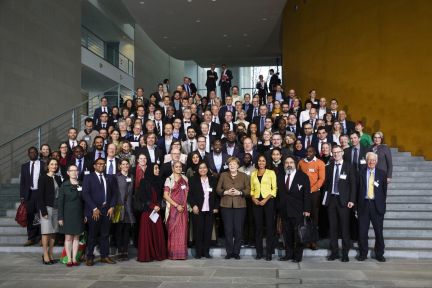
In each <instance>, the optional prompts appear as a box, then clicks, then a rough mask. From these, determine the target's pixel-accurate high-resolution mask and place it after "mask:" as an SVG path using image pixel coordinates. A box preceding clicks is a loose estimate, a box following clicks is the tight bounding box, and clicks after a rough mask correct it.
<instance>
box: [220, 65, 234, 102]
mask: <svg viewBox="0 0 432 288" xmlns="http://www.w3.org/2000/svg"><path fill="white" fill-rule="evenodd" d="M232 79H233V74H232V72H231V70H229V69H228V68H227V66H226V64H222V73H221V78H220V79H219V86H220V90H221V97H222V102H223V103H225V96H227V95H230V88H231V80H232Z"/></svg>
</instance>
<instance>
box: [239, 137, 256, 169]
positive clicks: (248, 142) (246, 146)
mask: <svg viewBox="0 0 432 288" xmlns="http://www.w3.org/2000/svg"><path fill="white" fill-rule="evenodd" d="M245 154H250V155H251V156H252V163H253V164H256V163H257V161H258V156H259V153H258V151H257V150H256V149H254V146H253V142H252V139H251V138H250V137H246V138H244V139H243V149H242V151H241V153H240V155H239V157H238V158H239V160H240V165H244V163H243V158H244V155H245Z"/></svg>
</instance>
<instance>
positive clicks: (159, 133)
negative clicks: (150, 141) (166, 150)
mask: <svg viewBox="0 0 432 288" xmlns="http://www.w3.org/2000/svg"><path fill="white" fill-rule="evenodd" d="M157 127H158V128H157V129H158V135H159V136H161V125H160V121H158V126H157Z"/></svg>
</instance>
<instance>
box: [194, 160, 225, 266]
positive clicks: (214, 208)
mask: <svg viewBox="0 0 432 288" xmlns="http://www.w3.org/2000/svg"><path fill="white" fill-rule="evenodd" d="M197 170H198V173H197V174H196V175H194V176H193V177H192V178H191V180H190V192H189V196H188V202H189V205H190V206H191V207H192V222H193V227H194V239H195V258H196V259H199V258H201V257H206V258H212V257H211V256H210V254H209V251H210V240H211V235H212V228H213V222H214V216H213V214H214V213H217V212H218V207H219V201H218V197H216V185H217V182H216V179H215V178H214V177H213V176H210V174H209V169H208V167H207V164H206V162H204V161H200V162H199V164H198V169H197Z"/></svg>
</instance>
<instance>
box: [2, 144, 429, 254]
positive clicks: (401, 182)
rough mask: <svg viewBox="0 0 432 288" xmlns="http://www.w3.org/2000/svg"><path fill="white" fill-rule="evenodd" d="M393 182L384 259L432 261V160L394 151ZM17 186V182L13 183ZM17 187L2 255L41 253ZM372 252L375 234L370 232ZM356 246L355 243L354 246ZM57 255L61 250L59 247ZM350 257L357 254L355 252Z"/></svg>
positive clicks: (6, 193) (9, 200)
mask: <svg viewBox="0 0 432 288" xmlns="http://www.w3.org/2000/svg"><path fill="white" fill-rule="evenodd" d="M391 150H392V155H393V165H394V172H393V181H392V183H391V184H390V186H389V190H388V196H387V213H386V215H385V220H384V237H385V244H386V249H385V252H386V254H385V256H387V257H402V258H432V209H431V206H432V161H425V160H424V158H423V157H413V156H411V153H409V152H399V151H398V150H397V149H394V148H392V149H391ZM14 182H15V183H16V179H15V181H14ZM18 195H19V186H18V184H9V185H3V186H1V187H0V252H40V247H37V246H33V247H22V244H23V243H24V242H25V241H26V240H27V237H26V229H25V228H21V227H19V226H18V225H17V224H16V222H15V220H14V218H15V213H16V208H17V207H18V203H16V201H17V200H18V198H19V196H18ZM369 236H370V243H369V245H370V247H371V249H373V245H374V233H373V230H372V227H371V229H370V231H369ZM355 246H356V244H355ZM56 250H58V252H60V251H61V247H56ZM327 253H328V252H327V250H325V249H320V250H317V251H311V250H308V249H307V250H305V256H322V257H324V256H326V255H327ZM212 254H213V256H216V257H217V256H221V255H224V254H225V249H224V248H214V249H212ZM242 254H243V255H254V254H255V250H254V249H242ZM350 255H351V256H355V255H356V251H354V250H352V251H351V253H350Z"/></svg>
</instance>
